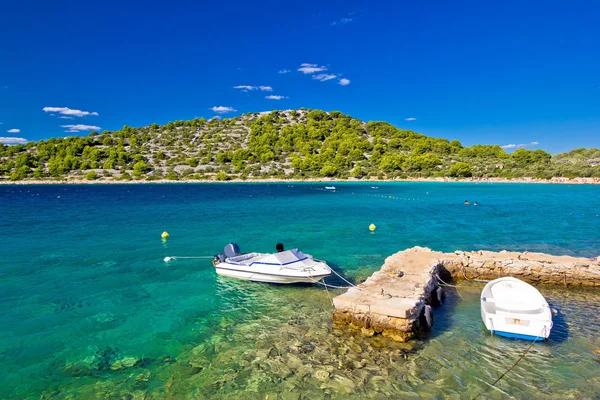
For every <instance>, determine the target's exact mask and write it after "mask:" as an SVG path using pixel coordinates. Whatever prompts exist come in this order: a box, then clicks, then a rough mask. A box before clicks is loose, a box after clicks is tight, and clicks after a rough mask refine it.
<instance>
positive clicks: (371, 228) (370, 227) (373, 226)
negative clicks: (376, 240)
mask: <svg viewBox="0 0 600 400" xmlns="http://www.w3.org/2000/svg"><path fill="white" fill-rule="evenodd" d="M375 229H377V227H376V226H375V224H371V225H369V230H371V231H374V230H375Z"/></svg>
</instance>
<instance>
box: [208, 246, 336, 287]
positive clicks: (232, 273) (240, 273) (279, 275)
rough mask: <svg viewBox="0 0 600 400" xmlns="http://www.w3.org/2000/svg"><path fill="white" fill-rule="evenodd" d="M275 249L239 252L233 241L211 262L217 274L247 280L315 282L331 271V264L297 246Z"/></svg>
mask: <svg viewBox="0 0 600 400" xmlns="http://www.w3.org/2000/svg"><path fill="white" fill-rule="evenodd" d="M277 250H278V252H277V253H273V254H268V253H247V254H241V253H240V248H239V246H238V245H237V244H235V243H229V244H228V245H227V246H225V248H224V251H223V253H221V254H218V255H216V256H215V258H214V260H213V265H214V266H215V269H216V271H217V274H219V275H224V276H229V277H232V278H239V279H245V280H248V281H256V282H268V283H303V282H304V283H315V282H317V281H319V280H320V279H322V278H324V277H326V276H329V275H331V274H332V270H331V268H330V267H329V266H328V265H327V264H326V263H325V262H324V261H320V260H315V259H314V258H313V257H312V256H311V255H309V254H304V253H302V252H301V251H300V250H298V249H293V250H287V251H285V250H283V245H280V244H278V245H277Z"/></svg>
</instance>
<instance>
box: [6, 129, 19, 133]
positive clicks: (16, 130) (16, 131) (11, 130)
mask: <svg viewBox="0 0 600 400" xmlns="http://www.w3.org/2000/svg"><path fill="white" fill-rule="evenodd" d="M6 132H8V133H19V132H21V130H20V129H16V128H14V129H9V130H7V131H6Z"/></svg>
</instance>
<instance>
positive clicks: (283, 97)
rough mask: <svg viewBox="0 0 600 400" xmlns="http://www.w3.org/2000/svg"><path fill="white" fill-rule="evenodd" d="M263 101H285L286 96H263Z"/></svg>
mask: <svg viewBox="0 0 600 400" xmlns="http://www.w3.org/2000/svg"><path fill="white" fill-rule="evenodd" d="M265 99H269V100H281V99H287V97H286V96H276V95H273V94H272V95H270V96H265Z"/></svg>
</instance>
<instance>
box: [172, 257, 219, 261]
mask: <svg viewBox="0 0 600 400" xmlns="http://www.w3.org/2000/svg"><path fill="white" fill-rule="evenodd" d="M179 258H188V259H189V258H196V259H198V258H200V259H208V258H213V256H192V257H183V256H171V257H165V259H164V260H163V261H164V262H169V261H171V260H177V259H179Z"/></svg>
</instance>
